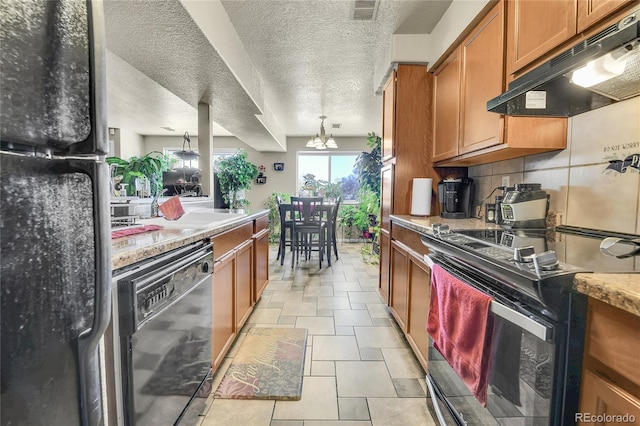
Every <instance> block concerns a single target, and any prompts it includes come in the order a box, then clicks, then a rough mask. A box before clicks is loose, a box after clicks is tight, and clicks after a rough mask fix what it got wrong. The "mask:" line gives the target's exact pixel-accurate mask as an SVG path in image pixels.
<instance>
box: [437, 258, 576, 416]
mask: <svg viewBox="0 0 640 426" xmlns="http://www.w3.org/2000/svg"><path fill="white" fill-rule="evenodd" d="M432 258H434V259H435V261H436V262H438V264H439V265H440V266H441V267H443V269H445V270H446V271H447V272H448V273H450V274H451V275H453V276H455V277H456V278H458V279H459V280H461V281H462V282H464V283H465V284H468V285H471V286H472V287H474V288H476V289H479V290H481V291H482V292H484V293H487V294H490V295H491V296H492V298H493V301H492V302H491V307H490V315H492V316H493V337H492V343H491V355H490V356H491V362H490V368H489V373H488V390H487V404H486V407H484V408H483V407H482V406H481V405H480V403H479V402H478V401H477V400H476V399H475V397H474V396H473V395H472V393H471V392H470V391H469V389H468V388H467V387H466V385H465V383H464V382H463V381H462V379H461V378H460V377H458V376H457V375H456V373H455V371H454V370H453V369H452V368H451V366H450V365H449V363H448V362H447V361H446V360H445V359H444V358H443V357H442V355H440V354H439V353H438V351H437V350H435V349H434V347H433V344H432V342H431V341H430V345H429V361H428V374H427V386H428V390H429V394H430V396H431V404H432V405H431V407H432V409H433V411H434V413H435V414H436V416H437V418H438V419H439V420H440V423H441V424H442V425H454V424H459V425H479V426H489V425H551V424H553V425H556V424H557V425H560V424H567V423H565V421H564V420H563V419H566V418H573V413H574V412H575V411H576V410H577V403H578V400H577V395H578V386H579V378H580V366H581V361H580V358H581V355H582V353H581V351H579V350H578V351H573V352H572V353H571V354H569V353H568V351H567V347H568V344H567V343H568V341H569V340H570V339H571V340H572V341H573V342H572V344H573V345H574V346H576V345H577V346H580V345H581V339H582V336H583V334H584V330H583V328H582V326H581V325H580V324H583V322H582V321H574V323H573V327H572V328H570V326H569V324H568V323H567V322H561V321H555V320H552V319H550V318H548V317H544V316H543V315H541V314H540V313H539V312H536V310H535V309H531V308H529V307H527V306H526V304H524V303H522V302H521V301H520V300H517V299H515V298H514V297H512V296H511V295H509V294H503V293H500V292H498V291H496V290H495V289H494V288H492V285H491V282H490V280H485V279H483V277H482V276H481V275H476V276H474V274H473V273H472V272H470V271H469V269H468V267H462V266H461V265H456V264H455V261H453V262H452V261H451V260H450V259H445V258H439V257H438V256H433V257H432ZM570 303H572V304H573V308H574V309H575V310H576V311H580V312H583V311H584V303H583V300H582V298H579V297H578V298H577V299H575V300H573V301H572V302H570ZM580 317H581V318H582V315H581V316H580ZM569 334H571V335H569ZM565 377H569V378H570V380H569V382H568V383H567V386H565V384H564V378H565ZM567 393H568V394H570V395H574V396H575V398H573V401H568V400H565V398H564V396H565V395H566V394H567Z"/></svg>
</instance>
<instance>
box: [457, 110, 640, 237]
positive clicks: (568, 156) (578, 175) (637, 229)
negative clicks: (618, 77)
mask: <svg viewBox="0 0 640 426" xmlns="http://www.w3.org/2000/svg"><path fill="white" fill-rule="evenodd" d="M568 127H569V130H568V131H569V134H568V135H567V148H566V149H564V150H562V151H555V152H551V153H544V154H538V155H531V156H528V157H524V158H515V159H512V160H506V161H499V162H496V163H491V164H483V165H480V166H474V167H469V177H472V178H473V179H474V181H475V184H476V189H475V203H474V204H475V205H480V204H481V203H482V202H483V201H484V199H485V198H486V197H487V196H488V195H489V194H490V193H491V191H492V190H493V189H494V188H495V187H497V186H501V185H502V177H503V176H509V180H510V184H511V185H513V184H514V183H540V184H542V188H543V189H544V190H546V191H547V192H548V193H549V194H550V195H551V203H550V210H551V211H556V212H559V213H560V214H561V216H562V223H563V224H565V225H572V226H580V227H586V228H594V229H604V230H609V231H617V232H627V233H634V234H640V218H639V214H638V213H639V211H640V166H637V165H636V168H634V167H627V168H626V170H625V171H624V172H622V173H620V172H618V171H615V170H610V169H607V166H609V164H610V163H609V162H610V161H615V160H624V159H625V158H627V157H629V156H632V155H636V154H637V155H638V158H639V159H640V97H636V98H633V99H630V100H627V101H623V102H618V103H616V104H613V105H610V106H607V107H604V108H599V109H596V110H593V111H590V112H587V113H584V114H580V115H577V116H574V117H571V118H569V126H568ZM496 194H501V191H496V193H494V196H495V195H496ZM486 202H493V196H492V197H491V198H490V199H489V200H486ZM483 210H484V207H483Z"/></svg>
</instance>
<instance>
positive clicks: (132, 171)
mask: <svg viewBox="0 0 640 426" xmlns="http://www.w3.org/2000/svg"><path fill="white" fill-rule="evenodd" d="M105 161H106V162H107V164H109V165H110V166H114V168H115V171H114V172H113V173H114V176H112V178H114V177H116V176H122V179H121V180H120V182H121V183H122V184H125V185H126V191H127V195H134V194H135V190H136V185H135V181H136V179H140V178H144V179H147V180H148V181H149V192H150V194H149V195H150V196H152V197H155V196H156V194H158V193H159V192H160V191H161V190H162V172H165V171H168V170H171V167H172V166H173V164H174V163H175V162H176V159H174V158H170V157H169V155H167V154H163V153H161V152H159V151H152V152H150V153H148V154H146V155H143V156H142V157H135V156H134V157H131V158H130V159H129V160H123V159H122V158H120V157H107V158H106V159H105Z"/></svg>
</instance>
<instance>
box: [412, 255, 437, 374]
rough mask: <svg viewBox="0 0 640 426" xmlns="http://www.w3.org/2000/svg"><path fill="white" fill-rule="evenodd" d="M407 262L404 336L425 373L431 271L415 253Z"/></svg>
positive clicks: (427, 349) (427, 352) (427, 354)
mask: <svg viewBox="0 0 640 426" xmlns="http://www.w3.org/2000/svg"><path fill="white" fill-rule="evenodd" d="M408 261H409V275H408V278H409V303H408V305H409V315H408V324H407V329H406V334H407V340H408V341H409V345H411V348H412V349H413V351H414V352H415V354H416V357H417V358H418V361H420V364H421V365H422V368H424V369H425V371H426V370H427V360H428V359H429V348H428V347H429V336H428V334H427V330H426V329H427V315H428V314H429V300H430V296H431V269H430V268H429V266H428V265H427V264H426V263H425V262H424V260H423V257H422V256H420V255H417V254H416V253H415V252H411V251H410V252H409V258H408Z"/></svg>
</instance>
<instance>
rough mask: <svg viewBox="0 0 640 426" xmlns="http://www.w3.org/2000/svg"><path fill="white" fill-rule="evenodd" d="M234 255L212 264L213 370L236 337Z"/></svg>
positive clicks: (230, 254) (232, 253) (228, 255)
mask: <svg viewBox="0 0 640 426" xmlns="http://www.w3.org/2000/svg"><path fill="white" fill-rule="evenodd" d="M236 259H237V258H236V255H235V252H233V251H232V252H230V253H228V254H227V255H226V256H224V257H222V258H220V259H219V260H218V261H217V262H216V263H215V264H214V266H213V292H212V297H213V301H212V314H213V318H212V321H213V324H212V333H213V342H212V348H213V364H212V366H213V370H214V371H215V370H216V369H217V368H218V367H219V366H220V364H221V363H222V360H223V358H224V355H225V354H226V353H227V350H228V349H229V347H230V346H231V343H233V340H234V339H235V337H236V332H235V326H234V325H235V324H234V323H235V321H234V319H235V318H234V298H233V295H234V290H235V289H234V286H235V281H236V279H235V278H236Z"/></svg>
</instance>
